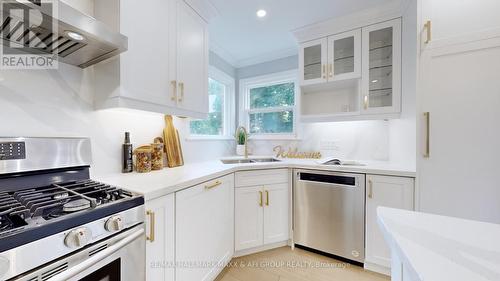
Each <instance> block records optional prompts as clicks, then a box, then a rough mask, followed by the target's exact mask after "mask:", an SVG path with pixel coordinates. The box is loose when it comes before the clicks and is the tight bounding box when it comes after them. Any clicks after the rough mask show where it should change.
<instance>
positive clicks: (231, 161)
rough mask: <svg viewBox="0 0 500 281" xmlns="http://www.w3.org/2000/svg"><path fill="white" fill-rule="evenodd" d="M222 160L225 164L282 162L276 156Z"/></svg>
mask: <svg viewBox="0 0 500 281" xmlns="http://www.w3.org/2000/svg"><path fill="white" fill-rule="evenodd" d="M220 161H221V162H222V163H224V164H245V163H267V162H280V160H278V159H274V158H250V159H222V160H220Z"/></svg>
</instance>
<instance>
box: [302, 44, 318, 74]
mask: <svg viewBox="0 0 500 281" xmlns="http://www.w3.org/2000/svg"><path fill="white" fill-rule="evenodd" d="M318 78H321V45H314V46H310V47H306V48H304V80H311V79H318Z"/></svg>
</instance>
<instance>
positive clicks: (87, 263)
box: [50, 228, 144, 281]
mask: <svg viewBox="0 0 500 281" xmlns="http://www.w3.org/2000/svg"><path fill="white" fill-rule="evenodd" d="M143 235H144V229H142V228H141V229H139V230H137V231H135V232H134V233H132V234H130V235H129V236H127V237H125V238H123V239H122V240H120V241H119V242H117V243H116V244H114V245H112V246H110V247H108V248H107V249H106V250H103V251H101V252H99V253H97V254H95V255H94V256H93V257H92V258H90V259H87V260H84V261H83V262H81V263H80V264H78V265H76V266H75V267H72V268H70V269H68V270H67V271H63V272H61V273H60V274H58V275H56V276H54V277H52V278H51V279H50V281H66V280H69V279H70V278H72V277H74V276H76V275H77V274H79V273H81V272H83V271H85V270H86V269H88V268H90V267H92V266H94V265H95V264H96V263H98V262H100V261H102V260H103V259H105V258H107V257H108V256H110V255H112V254H114V253H115V252H117V251H118V250H120V249H121V248H123V247H125V246H127V245H128V244H130V243H131V242H132V241H134V240H135V239H137V238H138V237H141V236H143Z"/></svg>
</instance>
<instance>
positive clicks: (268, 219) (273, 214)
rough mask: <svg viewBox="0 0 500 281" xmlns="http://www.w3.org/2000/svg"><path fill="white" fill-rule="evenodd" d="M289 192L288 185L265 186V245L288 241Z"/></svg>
mask: <svg viewBox="0 0 500 281" xmlns="http://www.w3.org/2000/svg"><path fill="white" fill-rule="evenodd" d="M289 190H290V186H289V184H288V183H280V184H273V185H267V186H264V195H265V199H266V201H265V204H264V206H265V207H264V245H268V244H272V243H276V242H281V241H286V240H288V237H289V235H288V234H289V224H288V221H289V220H288V217H289V215H288V212H289V204H288V202H289V199H290V197H289Z"/></svg>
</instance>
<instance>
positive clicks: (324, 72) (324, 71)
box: [322, 64, 326, 79]
mask: <svg viewBox="0 0 500 281" xmlns="http://www.w3.org/2000/svg"><path fill="white" fill-rule="evenodd" d="M322 73H323V79H326V64H323V72H322Z"/></svg>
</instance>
